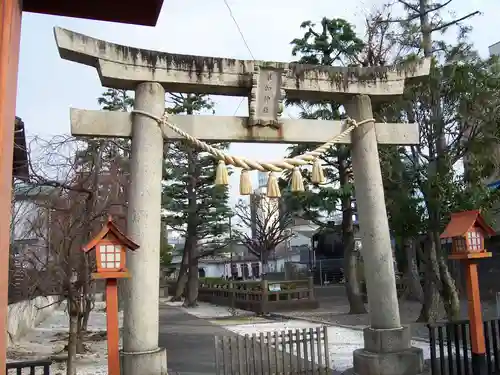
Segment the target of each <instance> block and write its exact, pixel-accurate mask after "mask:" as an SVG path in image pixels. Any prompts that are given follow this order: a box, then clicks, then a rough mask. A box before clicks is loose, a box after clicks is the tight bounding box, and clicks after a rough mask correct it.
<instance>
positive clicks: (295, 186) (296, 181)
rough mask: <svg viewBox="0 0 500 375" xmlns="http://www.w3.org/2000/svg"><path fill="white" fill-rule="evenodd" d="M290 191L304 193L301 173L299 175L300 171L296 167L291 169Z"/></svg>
mask: <svg viewBox="0 0 500 375" xmlns="http://www.w3.org/2000/svg"><path fill="white" fill-rule="evenodd" d="M292 191H293V192H299V191H304V180H303V179H302V173H300V169H299V168H298V167H295V168H293V172H292Z"/></svg>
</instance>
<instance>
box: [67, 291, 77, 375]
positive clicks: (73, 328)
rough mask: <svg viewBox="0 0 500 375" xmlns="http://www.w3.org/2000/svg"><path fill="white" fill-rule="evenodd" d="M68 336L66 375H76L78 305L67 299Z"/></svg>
mask: <svg viewBox="0 0 500 375" xmlns="http://www.w3.org/2000/svg"><path fill="white" fill-rule="evenodd" d="M68 314H69V336H68V362H67V369H66V375H76V364H75V360H76V354H77V349H78V341H79V340H78V315H79V314H78V305H77V303H76V302H75V301H73V300H72V299H70V298H68Z"/></svg>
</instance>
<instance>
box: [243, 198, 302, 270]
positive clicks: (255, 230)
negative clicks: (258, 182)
mask: <svg viewBox="0 0 500 375" xmlns="http://www.w3.org/2000/svg"><path fill="white" fill-rule="evenodd" d="M235 214H236V216H237V217H238V218H239V220H240V221H241V224H239V226H240V227H242V228H241V229H240V230H237V231H236V232H235V238H236V240H239V241H240V242H241V243H242V244H243V245H245V246H246V247H247V249H248V251H250V253H252V254H254V255H255V256H257V257H258V258H259V259H260V260H261V262H262V268H263V273H262V276H263V277H265V274H266V272H267V265H268V261H269V256H270V254H271V253H272V252H273V251H274V250H275V249H276V248H277V247H278V246H279V245H281V244H282V243H284V242H285V241H286V240H288V239H289V238H291V237H293V233H292V232H291V231H290V227H291V225H292V214H291V213H290V211H288V210H283V206H282V205H281V204H280V200H279V199H271V198H268V197H267V196H265V195H264V194H253V195H251V198H250V204H246V203H245V202H244V201H243V200H240V201H239V202H238V204H237V205H236V207H235ZM249 229H250V231H249Z"/></svg>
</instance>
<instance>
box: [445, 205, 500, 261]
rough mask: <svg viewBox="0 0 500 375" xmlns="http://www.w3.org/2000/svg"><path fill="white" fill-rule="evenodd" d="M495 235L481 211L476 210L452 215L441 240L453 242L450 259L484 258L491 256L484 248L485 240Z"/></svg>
mask: <svg viewBox="0 0 500 375" xmlns="http://www.w3.org/2000/svg"><path fill="white" fill-rule="evenodd" d="M494 234H495V231H494V230H493V228H491V227H490V226H489V225H488V224H486V222H485V221H484V219H483V217H482V216H481V214H480V212H479V210H474V211H463V212H457V213H453V214H451V219H450V222H449V223H448V225H447V226H446V229H445V230H444V232H443V233H442V234H441V236H440V238H441V241H443V242H448V243H449V242H450V241H451V252H452V253H451V255H450V259H468V258H469V259H470V258H484V257H489V256H491V253H488V252H487V251H486V249H485V248H484V239H485V237H489V236H492V235H494Z"/></svg>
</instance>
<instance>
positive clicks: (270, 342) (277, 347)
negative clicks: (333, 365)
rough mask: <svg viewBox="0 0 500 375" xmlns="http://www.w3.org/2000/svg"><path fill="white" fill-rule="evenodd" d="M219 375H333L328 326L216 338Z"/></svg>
mask: <svg viewBox="0 0 500 375" xmlns="http://www.w3.org/2000/svg"><path fill="white" fill-rule="evenodd" d="M215 366H216V374H217V375H229V374H240V375H251V374H252V375H253V374H311V375H316V374H318V375H321V374H325V375H326V374H330V373H331V370H330V353H329V350H328V330H327V327H326V326H323V327H317V328H304V329H295V330H288V331H281V332H278V331H274V332H266V333H264V332H260V333H259V334H255V333H254V334H252V335H248V334H246V335H245V336H241V335H236V336H216V337H215Z"/></svg>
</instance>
